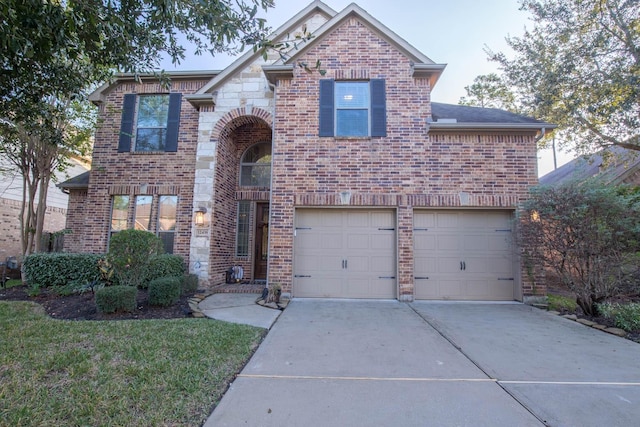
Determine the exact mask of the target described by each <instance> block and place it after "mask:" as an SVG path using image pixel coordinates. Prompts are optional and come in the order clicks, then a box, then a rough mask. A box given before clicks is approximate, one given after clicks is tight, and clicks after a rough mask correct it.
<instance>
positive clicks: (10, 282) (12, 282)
mask: <svg viewBox="0 0 640 427" xmlns="http://www.w3.org/2000/svg"><path fill="white" fill-rule="evenodd" d="M20 285H22V280H20V279H11V280H7V283H6V285H5V286H6V287H7V288H12V287H14V286H20Z"/></svg>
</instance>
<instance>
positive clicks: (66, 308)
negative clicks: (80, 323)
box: [0, 285, 191, 320]
mask: <svg viewBox="0 0 640 427" xmlns="http://www.w3.org/2000/svg"><path fill="white" fill-rule="evenodd" d="M189 297H190V296H189V295H183V296H181V297H180V300H179V301H178V302H177V303H176V304H174V305H172V306H170V307H155V306H150V305H149V298H148V291H147V290H146V289H141V290H138V296H137V302H138V303H137V306H136V310H135V311H134V312H131V313H110V314H107V313H100V312H98V310H97V309H96V304H95V301H94V295H93V293H91V292H85V293H83V294H72V295H68V296H61V295H58V294H57V293H55V292H54V291H53V290H51V289H48V288H44V289H41V291H40V294H39V295H36V296H30V295H29V293H28V288H27V287H26V286H24V285H23V286H13V287H10V288H7V289H0V300H5V301H32V302H35V303H37V304H40V305H42V306H43V307H44V309H45V311H46V312H47V314H48V315H49V316H51V317H53V318H54V319H66V320H124V319H181V318H185V317H191V310H190V309H189V303H188V302H187V300H188V298H189Z"/></svg>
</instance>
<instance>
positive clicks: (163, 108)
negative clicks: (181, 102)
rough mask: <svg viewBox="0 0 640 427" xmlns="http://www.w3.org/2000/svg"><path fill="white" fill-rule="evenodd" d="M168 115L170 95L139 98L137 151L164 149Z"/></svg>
mask: <svg viewBox="0 0 640 427" xmlns="http://www.w3.org/2000/svg"><path fill="white" fill-rule="evenodd" d="M168 115H169V95H144V96H140V97H139V98H138V117H137V122H136V138H135V151H164V146H165V140H166V139H167V119H168Z"/></svg>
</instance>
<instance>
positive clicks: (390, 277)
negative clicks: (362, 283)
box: [378, 276, 396, 279]
mask: <svg viewBox="0 0 640 427" xmlns="http://www.w3.org/2000/svg"><path fill="white" fill-rule="evenodd" d="M395 278H396V276H378V279H395Z"/></svg>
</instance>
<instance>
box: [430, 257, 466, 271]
mask: <svg viewBox="0 0 640 427" xmlns="http://www.w3.org/2000/svg"><path fill="white" fill-rule="evenodd" d="M461 262H462V261H460V257H458V256H455V257H450V256H439V257H437V258H436V264H435V270H434V271H433V272H434V273H445V274H447V273H456V274H457V273H459V272H460V271H461V270H462V267H461V265H460V263H461Z"/></svg>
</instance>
